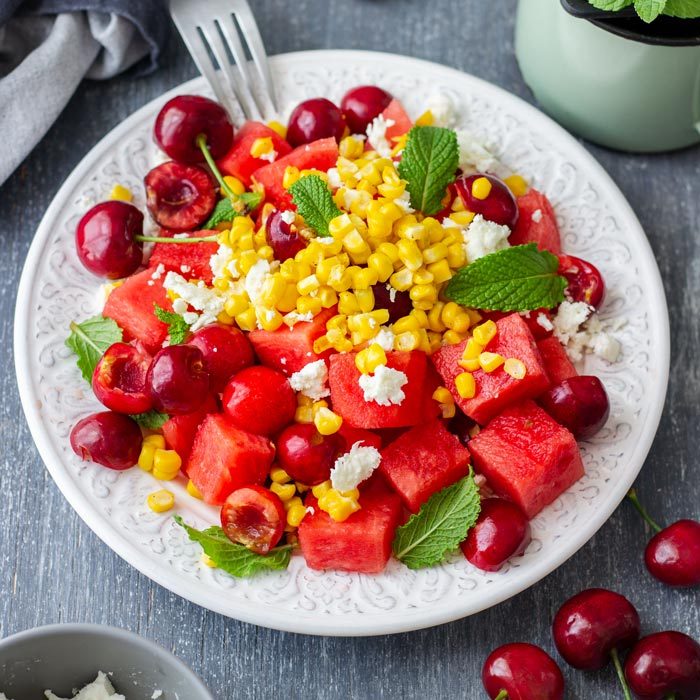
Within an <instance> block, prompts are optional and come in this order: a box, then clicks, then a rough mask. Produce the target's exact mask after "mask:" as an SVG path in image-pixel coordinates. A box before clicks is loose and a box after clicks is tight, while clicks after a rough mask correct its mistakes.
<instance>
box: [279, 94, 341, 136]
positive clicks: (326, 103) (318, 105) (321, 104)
mask: <svg viewBox="0 0 700 700" xmlns="http://www.w3.org/2000/svg"><path fill="white" fill-rule="evenodd" d="M344 131H345V120H344V119H343V113H342V112H341V111H340V110H339V109H338V108H337V107H336V106H335V105H334V104H333V103H332V102H331V101H330V100H327V99H326V98H325V97H316V98H314V99H312V100H306V101H305V102H302V103H301V104H299V105H297V106H296V107H295V109H294V111H293V112H292V114H291V116H290V117H289V124H288V126H287V141H289V143H290V144H292V146H294V147H295V148H296V147H297V146H303V145H304V144H305V143H311V142H312V141H318V139H326V138H329V137H331V136H332V137H333V138H334V139H335V140H336V141H340V139H341V138H342V137H343V132H344Z"/></svg>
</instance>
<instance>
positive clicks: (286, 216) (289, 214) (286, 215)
mask: <svg viewBox="0 0 700 700" xmlns="http://www.w3.org/2000/svg"><path fill="white" fill-rule="evenodd" d="M296 218H297V215H296V212H294V211H292V210H291V209H287V210H285V211H283V212H282V213H281V214H280V219H282V221H284V223H285V224H289V225H290V226H291V225H292V224H293V223H294V221H295V220H296Z"/></svg>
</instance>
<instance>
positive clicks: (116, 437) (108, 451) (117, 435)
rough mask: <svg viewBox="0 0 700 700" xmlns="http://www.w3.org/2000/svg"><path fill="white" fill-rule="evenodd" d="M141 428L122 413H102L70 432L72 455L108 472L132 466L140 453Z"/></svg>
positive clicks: (91, 417) (93, 415)
mask: <svg viewBox="0 0 700 700" xmlns="http://www.w3.org/2000/svg"><path fill="white" fill-rule="evenodd" d="M142 442H143V438H142V436H141V428H139V426H138V425H137V424H136V421H135V420H133V419H132V418H129V416H125V415H124V414H122V413H114V412H112V411H102V412H101V413H93V414H92V415H89V416H87V417H86V418H83V419H82V420H81V421H79V422H78V423H76V425H75V426H74V427H73V430H71V433H70V444H71V447H72V448H73V452H75V454H77V455H78V457H80V458H81V459H82V460H86V459H89V460H91V461H93V462H97V463H98V464H101V465H102V466H103V467H107V468H108V469H115V470H117V471H122V470H124V469H129V468H130V467H133V466H134V465H135V464H136V462H138V459H139V454H140V453H141V443H142Z"/></svg>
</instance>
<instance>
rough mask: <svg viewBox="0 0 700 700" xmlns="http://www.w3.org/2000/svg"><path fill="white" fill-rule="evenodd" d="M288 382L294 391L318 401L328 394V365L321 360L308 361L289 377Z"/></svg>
mask: <svg viewBox="0 0 700 700" xmlns="http://www.w3.org/2000/svg"><path fill="white" fill-rule="evenodd" d="M289 383H290V385H291V387H292V389H294V391H299V392H301V393H302V394H303V395H304V396H308V397H309V398H310V399H313V400H314V401H319V400H320V399H322V398H323V397H324V396H328V395H329V394H330V393H331V392H330V391H329V389H328V387H327V384H328V367H326V363H325V362H324V361H323V360H316V362H310V363H309V364H308V365H305V366H304V367H302V368H301V369H300V370H299V371H298V372H294V374H293V375H292V376H291V377H290V378H289Z"/></svg>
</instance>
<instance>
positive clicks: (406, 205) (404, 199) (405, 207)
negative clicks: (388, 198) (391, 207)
mask: <svg viewBox="0 0 700 700" xmlns="http://www.w3.org/2000/svg"><path fill="white" fill-rule="evenodd" d="M393 202H394V204H395V205H396V206H397V207H398V208H399V209H401V211H402V212H403V213H404V214H413V212H414V211H415V209H414V208H413V207H412V206H411V195H410V194H409V193H408V190H404V192H403V194H402V195H401V196H400V197H397V198H396V199H394V200H393Z"/></svg>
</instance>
